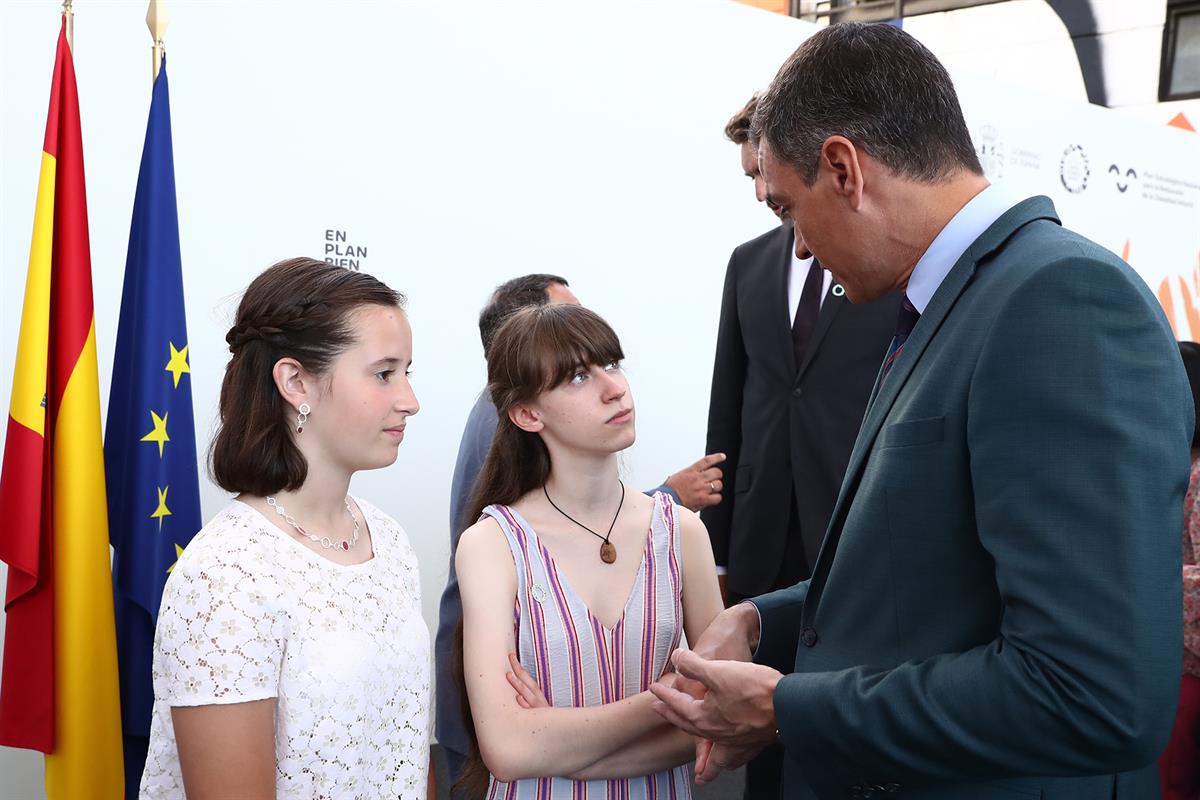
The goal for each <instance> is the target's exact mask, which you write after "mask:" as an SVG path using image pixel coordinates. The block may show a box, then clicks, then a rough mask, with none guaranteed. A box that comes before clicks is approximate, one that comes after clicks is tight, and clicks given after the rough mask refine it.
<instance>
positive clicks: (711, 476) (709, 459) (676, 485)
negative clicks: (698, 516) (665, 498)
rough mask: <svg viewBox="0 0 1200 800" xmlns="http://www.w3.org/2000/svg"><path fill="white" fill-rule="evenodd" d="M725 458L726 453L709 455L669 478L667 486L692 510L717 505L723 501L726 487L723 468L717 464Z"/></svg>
mask: <svg viewBox="0 0 1200 800" xmlns="http://www.w3.org/2000/svg"><path fill="white" fill-rule="evenodd" d="M724 460H725V454H724V453H712V454H710V455H707V456H705V457H704V458H702V459H700V460H699V461H697V462H696V463H695V464H692V465H691V466H688V467H684V468H683V469H681V470H679V472H676V473H675V474H674V475H672V476H670V477H669V478H667V481H666V482H667V486H670V487H671V488H672V489H673V490H674V491H675V494H677V495H679V502H680V503H682V504H683V505H684V506H686V507H687V508H690V509H691V510H692V511H699V510H700V509H702V508H708V507H709V506H715V505H716V504H717V503H719V502H721V490H722V489H723V488H724V487H725V484H724V483H722V482H721V470H720V468H719V467H717V466H715V465H717V464H720V463H721V462H722V461H724Z"/></svg>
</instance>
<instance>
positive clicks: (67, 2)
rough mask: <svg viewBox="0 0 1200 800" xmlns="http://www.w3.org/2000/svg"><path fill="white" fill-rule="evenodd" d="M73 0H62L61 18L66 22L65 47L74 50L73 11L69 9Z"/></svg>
mask: <svg viewBox="0 0 1200 800" xmlns="http://www.w3.org/2000/svg"><path fill="white" fill-rule="evenodd" d="M73 2H74V0H63V18H64V19H65V20H66V22H67V47H69V48H71V52H75V12H74V11H72V10H71V5H72V3H73Z"/></svg>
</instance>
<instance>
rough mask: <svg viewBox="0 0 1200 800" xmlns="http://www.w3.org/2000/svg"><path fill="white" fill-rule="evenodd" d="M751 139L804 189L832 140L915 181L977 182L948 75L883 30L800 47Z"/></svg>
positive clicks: (872, 27) (916, 45)
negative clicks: (762, 142)
mask: <svg viewBox="0 0 1200 800" xmlns="http://www.w3.org/2000/svg"><path fill="white" fill-rule="evenodd" d="M752 131H753V133H752V135H753V136H754V137H755V138H762V139H766V140H767V141H768V142H770V148H771V151H772V152H773V153H774V154H775V156H776V157H777V158H779V159H781V160H783V161H785V162H788V163H790V164H791V165H792V166H793V167H794V168H795V169H796V171H797V172H798V173H799V174H800V177H801V179H802V180H803V181H804V183H805V184H806V185H809V186H811V185H812V183H813V181H815V180H816V177H817V165H818V164H819V163H820V154H821V147H822V145H823V144H824V143H825V141H826V140H827V139H828V138H829V137H830V136H844V137H846V138H847V139H849V140H850V141H851V142H853V143H854V146H855V147H858V148H860V149H862V150H863V151H865V152H866V153H867V154H869V155H870V156H871V157H872V158H874V159H876V160H878V161H880V162H881V163H883V164H884V165H885V166H887V167H888V168H889V169H890V170H892V171H893V172H894V173H896V174H898V175H903V176H905V177H908V178H912V179H915V180H919V181H925V182H930V183H936V182H939V181H941V180H944V179H946V178H947V177H949V176H950V175H952V174H954V173H955V172H957V171H958V170H960V169H965V170H967V171H969V172H972V173H975V174H976V175H982V174H983V169H982V167H980V165H979V157H978V156H977V155H976V153H975V148H974V146H973V145H972V144H971V134H970V133H969V132H968V131H967V123H966V121H965V120H964V119H963V114H962V108H961V107H960V106H959V104H958V95H957V94H956V93H955V91H954V83H953V82H952V81H951V80H950V75H949V73H947V72H946V68H945V67H943V66H942V64H941V62H939V61H938V60H937V58H936V57H935V56H934V55H933V53H931V52H929V50H928V49H927V48H926V47H925V46H924V45H922V44H921V43H920V42H918V41H917V40H916V39H914V38H913V37H912V36H910V35H908V34H907V33H905V32H904V31H902V30H900V29H899V28H896V27H893V26H891V25H887V24H867V23H862V22H844V23H840V24H838V25H831V26H829V27H828V28H824V29H822V30H821V31H820V32H818V33H816V34H814V35H813V36H812V37H811V38H809V39H808V40H807V41H805V42H804V44H802V45H800V47H799V49H797V50H796V52H795V53H793V54H792V55H791V57H789V58H788V60H787V61H786V62H784V64H783V66H782V67H780V69H779V74H778V75H776V76H775V80H774V81H772V82H771V86H770V88H768V89H767V91H766V92H765V93H764V94H763V95H762V97H760V98H759V101H758V109H757V110H756V111H755V113H754V120H753V124H752Z"/></svg>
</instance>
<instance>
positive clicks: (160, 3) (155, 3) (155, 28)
mask: <svg viewBox="0 0 1200 800" xmlns="http://www.w3.org/2000/svg"><path fill="white" fill-rule="evenodd" d="M170 23H171V20H170V19H169V18H168V17H167V4H166V0H150V8H149V9H147V11H146V27H147V28H149V29H150V38H151V39H153V40H154V48H153V52H154V80H158V70H159V68H160V67H161V66H162V57H163V52H164V51H165V50H166V48H165V47H164V46H163V37H164V36H165V35H166V33H167V25H169V24H170Z"/></svg>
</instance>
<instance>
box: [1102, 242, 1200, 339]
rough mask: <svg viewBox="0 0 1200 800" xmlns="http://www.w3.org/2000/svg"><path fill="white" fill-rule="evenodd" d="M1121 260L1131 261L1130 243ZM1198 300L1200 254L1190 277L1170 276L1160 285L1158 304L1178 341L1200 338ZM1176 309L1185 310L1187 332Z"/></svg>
mask: <svg viewBox="0 0 1200 800" xmlns="http://www.w3.org/2000/svg"><path fill="white" fill-rule="evenodd" d="M1121 258H1123V259H1125V261H1129V242H1128V241H1126V242H1125V247H1124V249H1123V250H1122V251H1121ZM1197 299H1200V253H1197V254H1196V266H1195V267H1193V268H1192V274H1191V275H1190V276H1188V277H1186V278H1185V277H1184V276H1183V275H1168V276H1167V277H1165V278H1163V279H1162V281H1161V282H1160V283H1159V284H1158V302H1159V305H1161V306H1162V308H1163V311H1164V312H1166V314H1167V321H1168V322H1170V323H1171V330H1172V331H1173V332H1174V333H1175V338H1176V339H1184V340H1193V339H1195V338H1196V337H1197V336H1200V309H1197V306H1196V301H1197ZM1176 301H1178V302H1176ZM1176 308H1181V309H1183V316H1184V319H1186V320H1187V330H1186V331H1183V330H1180V328H1181V325H1180V323H1182V322H1183V321H1184V320H1183V319H1177V318H1176V311H1175V310H1176Z"/></svg>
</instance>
